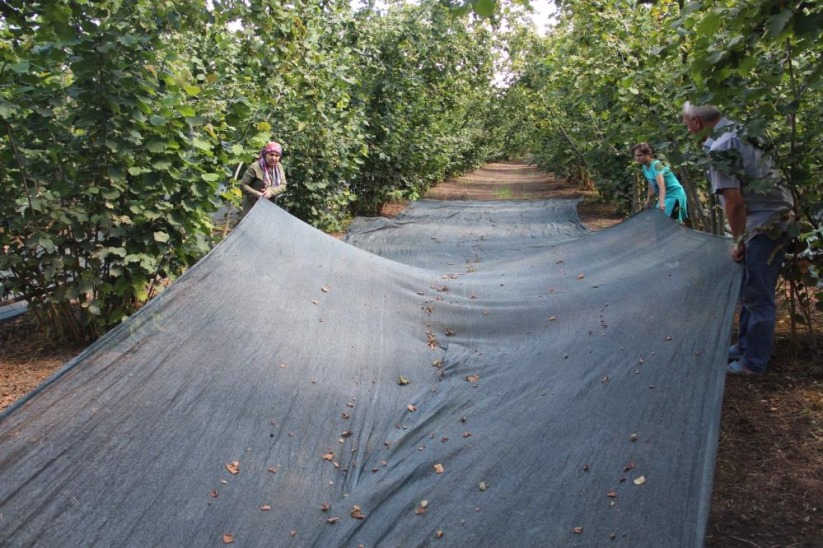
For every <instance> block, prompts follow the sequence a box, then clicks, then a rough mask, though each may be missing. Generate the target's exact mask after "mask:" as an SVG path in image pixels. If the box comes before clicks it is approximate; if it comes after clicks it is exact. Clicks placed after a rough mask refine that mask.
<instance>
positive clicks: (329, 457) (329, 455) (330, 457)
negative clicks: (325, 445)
mask: <svg viewBox="0 0 823 548" xmlns="http://www.w3.org/2000/svg"><path fill="white" fill-rule="evenodd" d="M323 460H334V451H329V452H328V453H326V454H324V455H323Z"/></svg>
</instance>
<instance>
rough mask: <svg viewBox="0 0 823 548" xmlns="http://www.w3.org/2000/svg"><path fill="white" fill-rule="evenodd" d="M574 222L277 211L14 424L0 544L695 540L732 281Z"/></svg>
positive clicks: (675, 245)
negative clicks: (339, 233)
mask: <svg viewBox="0 0 823 548" xmlns="http://www.w3.org/2000/svg"><path fill="white" fill-rule="evenodd" d="M574 208H575V203H574V202H568V201H560V202H557V201H544V202H485V203H469V202H463V203H461V202H457V203H443V202H434V201H423V202H420V203H417V204H413V205H412V206H411V207H410V208H409V209H408V210H407V212H406V213H405V214H403V215H401V216H400V217H398V218H395V219H393V220H385V219H381V220H370V221H368V220H358V221H356V222H355V223H354V225H353V226H352V231H351V233H350V234H349V236H348V237H347V240H348V241H349V242H351V243H352V244H355V245H357V246H361V247H362V248H364V249H368V250H371V251H375V252H379V253H381V254H384V255H386V256H387V257H392V258H394V259H397V260H396V261H395V260H389V259H386V258H383V257H380V256H378V255H376V254H372V253H369V252H368V251H365V250H363V249H359V248H358V247H354V246H353V245H349V244H348V243H345V242H341V241H338V240H335V239H333V238H331V237H329V236H326V235H324V234H322V233H321V232H318V231H316V230H314V229H313V228H311V227H309V226H307V225H305V224H303V223H301V222H299V221H297V220H296V219H294V218H293V217H291V216H289V215H288V214H286V213H285V212H283V211H282V210H280V209H279V208H277V207H276V206H274V205H273V204H270V203H268V202H261V203H260V204H259V205H258V206H256V207H255V208H254V210H253V211H252V213H251V214H250V215H249V216H247V218H246V219H245V220H244V221H243V222H242V223H241V224H240V225H239V226H238V227H237V229H235V230H234V231H233V232H232V234H231V235H230V236H229V237H228V238H227V239H226V240H225V241H224V242H222V243H221V244H220V245H219V246H217V247H216V248H215V249H214V250H213V251H212V252H211V253H210V254H209V255H208V256H207V257H206V258H204V259H203V260H202V261H200V262H199V263H198V264H197V265H195V266H194V267H193V268H192V269H191V270H190V271H189V272H187V273H186V275H184V276H183V277H182V278H181V279H179V280H178V281H177V282H175V283H174V284H172V285H171V286H170V287H169V288H168V289H167V290H166V291H165V292H164V293H163V294H161V295H160V296H159V297H157V298H156V299H154V300H153V301H152V302H151V303H149V304H148V305H147V306H145V307H144V308H143V309H142V310H141V311H140V312H139V313H137V314H135V315H134V316H133V317H132V318H131V319H130V320H129V321H127V322H126V323H124V324H123V325H121V326H120V327H118V328H117V329H115V330H114V331H112V332H111V333H109V334H108V335H107V336H106V337H104V338H103V339H101V340H100V341H99V342H98V343H96V344H95V345H93V346H92V347H90V348H89V349H88V350H87V351H85V352H84V353H83V354H81V355H80V356H78V357H77V358H76V359H75V360H73V361H72V362H70V363H69V364H67V365H66V366H65V367H64V368H63V369H61V371H60V372H58V374H57V375H55V376H54V377H52V378H51V379H50V380H49V381H48V382H47V383H45V384H44V385H43V386H41V387H40V388H39V389H38V390H36V391H35V393H34V394H32V395H31V396H29V397H27V398H26V399H24V400H22V401H21V402H19V403H18V404H16V405H14V406H13V407H11V408H10V409H9V410H7V412H6V413H4V414H3V415H2V416H0V543H2V544H3V545H5V546H20V545H32V544H38V545H42V546H54V545H61V546H91V545H99V546H125V545H130V546H219V545H222V544H223V542H224V541H229V540H232V539H233V541H234V544H235V545H237V546H358V545H360V544H362V545H364V546H367V547H373V546H418V545H427V544H432V545H437V546H441V545H442V546H574V545H580V546H596V545H610V546H697V545H701V544H702V542H703V538H704V533H705V527H706V522H707V519H708V505H709V501H710V494H711V483H712V475H713V470H714V459H715V450H716V444H717V436H718V425H719V421H720V403H721V398H722V390H723V382H724V371H725V369H724V362H725V359H724V358H725V352H726V344H727V341H728V336H729V332H730V326H731V311H732V306H733V303H734V298H735V295H736V292H737V286H738V283H739V282H738V274H739V272H738V269H737V267H735V266H734V265H733V264H732V262H731V261H730V260H729V258H728V256H727V254H726V253H725V249H726V247H727V245H728V244H727V243H726V242H724V241H723V240H722V239H719V238H715V237H712V236H707V235H705V234H701V233H698V232H695V231H691V230H688V229H686V228H684V227H682V226H679V225H676V224H675V223H673V222H671V221H669V220H668V219H666V218H665V217H664V216H663V215H661V214H659V213H658V212H656V211H651V210H650V211H647V212H644V213H642V214H640V215H637V216H634V217H632V218H630V219H628V220H627V221H625V222H623V223H621V224H620V225H618V226H615V227H613V228H610V229H607V230H604V231H601V232H598V233H588V232H586V231H585V229H583V227H582V226H581V225H580V223H579V221H578V220H577V217H576V214H575V213H574ZM400 261H402V262H400ZM224 535H230V536H225V537H224Z"/></svg>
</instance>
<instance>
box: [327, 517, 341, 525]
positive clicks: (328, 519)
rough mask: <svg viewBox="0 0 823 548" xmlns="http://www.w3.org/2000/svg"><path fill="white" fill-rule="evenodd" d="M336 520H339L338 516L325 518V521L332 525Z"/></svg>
mask: <svg viewBox="0 0 823 548" xmlns="http://www.w3.org/2000/svg"><path fill="white" fill-rule="evenodd" d="M338 521H340V516H335V517H333V518H326V523H331V524H332V525H334V524H335V523H337V522H338Z"/></svg>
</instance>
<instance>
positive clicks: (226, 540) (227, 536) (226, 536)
mask: <svg viewBox="0 0 823 548" xmlns="http://www.w3.org/2000/svg"><path fill="white" fill-rule="evenodd" d="M233 542H234V535H232V534H231V533H223V544H232V543H233Z"/></svg>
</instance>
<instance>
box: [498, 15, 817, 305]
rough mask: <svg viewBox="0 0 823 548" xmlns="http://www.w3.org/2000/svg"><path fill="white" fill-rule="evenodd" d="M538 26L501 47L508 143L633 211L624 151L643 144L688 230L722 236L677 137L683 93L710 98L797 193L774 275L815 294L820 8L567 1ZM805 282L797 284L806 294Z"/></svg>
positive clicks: (691, 144) (696, 159)
mask: <svg viewBox="0 0 823 548" xmlns="http://www.w3.org/2000/svg"><path fill="white" fill-rule="evenodd" d="M560 14H561V16H560V21H559V23H558V25H557V27H556V29H555V32H553V33H552V34H551V35H549V36H547V37H545V38H539V37H535V36H533V35H530V34H529V33H528V32H524V33H521V35H520V36H518V38H517V40H514V41H511V42H510V44H513V45H515V46H517V47H516V48H515V49H513V50H512V54H513V55H514V58H515V60H514V62H513V63H512V66H513V68H514V78H513V85H512V86H511V87H510V88H509V89H508V90H507V92H506V100H507V101H508V102H509V104H510V105H516V107H514V106H511V107H510V108H511V110H510V111H509V112H510V116H509V117H508V120H509V127H511V128H527V129H526V132H523V133H521V134H520V135H519V138H518V139H517V140H516V141H515V140H510V141H507V143H508V144H509V145H510V146H511V148H510V153H521V152H522V151H523V150H524V149H525V150H529V151H530V152H531V153H532V154H533V156H534V158H535V160H536V161H537V162H538V163H539V164H540V165H541V166H543V167H545V168H547V169H553V170H555V171H557V172H558V173H560V174H562V175H566V176H575V177H578V178H580V179H585V177H586V176H589V177H591V178H593V179H594V181H595V183H596V185H597V187H598V189H599V190H600V192H601V195H602V196H603V197H604V198H605V199H607V200H609V201H611V202H613V203H615V204H616V205H618V206H619V207H620V208H621V209H623V210H624V211H629V210H631V209H634V208H636V207H637V206H638V203H637V201H636V200H632V196H636V190H637V189H636V187H635V185H634V177H635V175H634V174H636V173H637V171H638V170H637V166H636V164H634V163H633V160H632V158H631V156H630V146H631V144H632V143H636V142H638V141H649V142H650V143H652V145H653V146H654V147H655V148H656V149H657V150H658V152H659V153H660V154H661V155H662V156H663V157H665V158H666V159H668V160H669V161H670V163H672V164H673V165H674V166H675V168H676V169H677V171H678V174H679V175H680V178H681V182H684V183H685V184H684V186H686V187H687V192H688V193H689V197H690V201H691V202H692V205H691V206H690V211H691V212H692V213H693V215H692V216H693V220H694V221H695V223H696V226H697V227H698V228H702V229H704V230H708V231H715V232H722V230H723V224H722V217H720V216H719V215H718V209H717V208H716V207H715V206H714V204H713V199H712V197H711V196H709V191H708V188H707V186H706V184H705V181H704V178H703V176H702V174H701V168H702V167H704V166H705V159H704V155H703V153H702V150H701V147H700V143H698V142H695V141H694V140H692V138H691V136H689V135H688V133H687V132H686V130H685V128H684V126H683V123H682V120H681V117H680V110H681V107H682V105H683V103H684V102H685V101H686V100H690V101H692V102H695V103H706V102H710V103H714V104H716V105H718V106H719V107H721V109H722V110H723V111H724V113H725V114H727V115H728V116H729V117H731V118H733V119H735V120H737V121H739V122H740V123H742V124H743V125H744V127H745V130H746V132H747V134H748V135H749V137H751V138H754V139H758V140H760V141H763V142H765V143H768V145H767V146H768V148H769V151H770V152H771V153H772V154H773V155H774V156H775V158H776V160H777V164H778V165H779V166H780V167H781V169H782V170H783V171H784V173H785V177H786V180H787V181H788V183H789V184H790V186H791V187H792V188H793V190H794V192H795V194H796V196H797V198H798V214H799V215H798V223H797V224H796V225H795V226H794V227H793V229H792V233H793V235H795V236H796V237H797V242H798V245H797V246H796V248H795V249H794V252H795V254H796V256H795V261H794V262H793V263H792V265H791V266H790V271H791V273H787V277H789V278H790V279H793V280H795V281H797V286H796V287H798V288H799V289H800V290H801V293H803V291H805V293H803V294H804V295H806V297H803V296H802V295H801V294H798V299H799V301H798V302H799V303H800V304H801V305H803V304H804V303H803V302H802V301H803V298H806V301H807V302H806V303H805V304H809V303H811V302H812V301H813V300H814V299H811V298H808V295H809V291H814V289H813V288H817V289H816V290H817V292H818V296H817V300H818V302H820V301H821V300H823V294H821V292H820V288H821V281H820V273H821V271H823V265H821V257H822V256H823V250H821V240H822V239H823V238H821V229H820V222H821V217H820V211H821V210H822V209H823V206H821V200H822V198H823V196H821V193H822V192H823V190H822V189H823V185H821V184H820V180H821V164H822V163H823V137H821V132H820V131H819V128H818V126H819V123H820V120H821V115H823V95H822V94H823V61H821V59H823V55H822V54H823V45H822V44H823V41H821V40H820V33H821V30H820V29H821V27H822V26H823V4H821V3H820V2H808V1H801V0H794V1H786V0H766V1H762V0H740V1H736V2H726V1H722V0H704V1H691V2H685V1H683V0H679V1H673V0H661V1H657V2H653V3H639V2H633V1H630V0H594V1H584V0H566V1H564V2H562V5H561V10H560ZM806 290H809V291H806Z"/></svg>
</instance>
